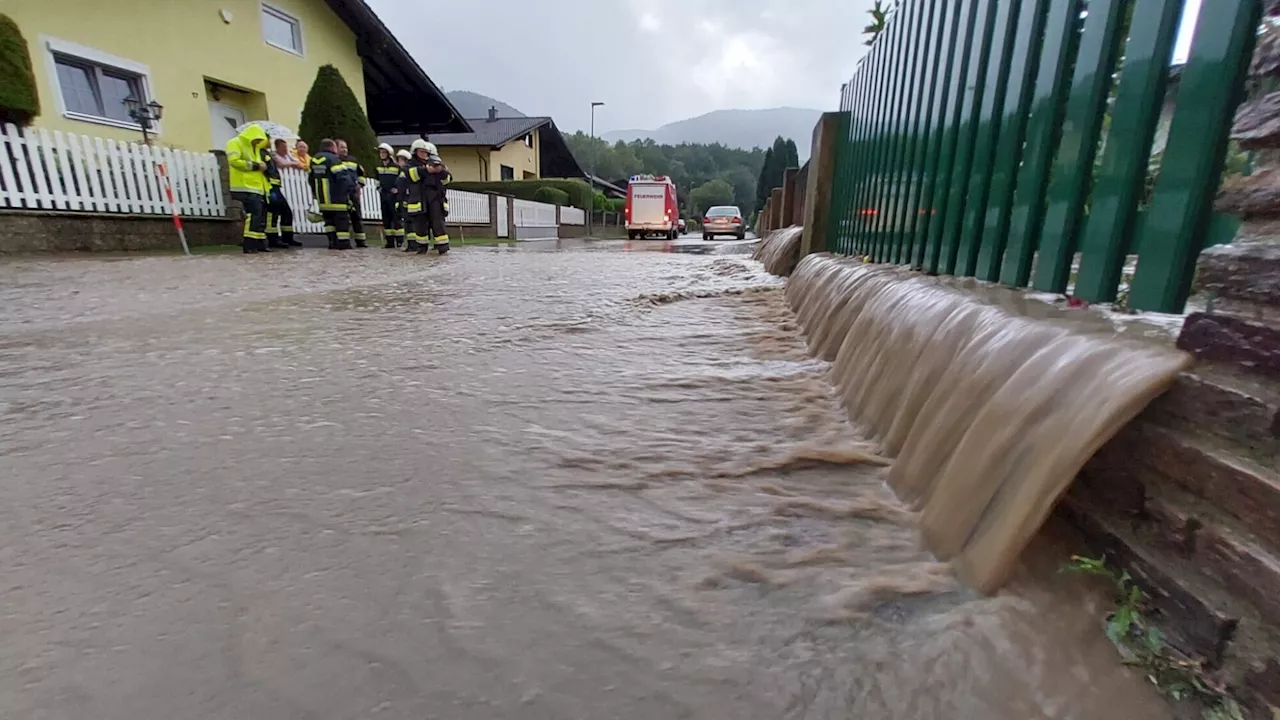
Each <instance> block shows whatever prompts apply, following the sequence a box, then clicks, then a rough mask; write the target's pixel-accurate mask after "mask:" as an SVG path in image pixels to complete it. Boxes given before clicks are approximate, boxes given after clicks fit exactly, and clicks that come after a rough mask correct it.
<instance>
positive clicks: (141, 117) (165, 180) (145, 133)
mask: <svg viewBox="0 0 1280 720" xmlns="http://www.w3.org/2000/svg"><path fill="white" fill-rule="evenodd" d="M124 109H125V111H126V112H128V113H129V117H131V118H133V121H134V122H136V123H138V127H139V128H141V129H142V144H143V145H146V146H147V147H148V148H150V147H151V128H153V127H154V123H157V122H160V117H161V116H162V115H164V106H163V105H161V104H160V103H158V102H156V101H155V100H152V101H151V102H149V103H147V104H145V105H144V104H143V103H142V99H141V98H139V97H137V96H136V95H130V96H129V97H127V98H125V99H124ZM148 152H149V151H148ZM154 159H155V164H156V172H157V173H158V174H159V175H160V182H161V184H162V186H163V187H164V194H165V197H167V198H168V199H169V213H170V215H172V216H173V227H174V229H175V230H177V231H178V239H179V240H181V241H182V251H183V252H184V253H186V254H187V255H190V254H191V247H190V246H189V245H187V233H186V231H184V230H183V229H182V216H181V215H180V214H179V213H178V204H177V203H176V202H174V199H173V184H172V183H170V182H169V171H168V170H167V169H165V166H164V163H163V162H162V161H161V159H160V153H159V151H157V152H156V153H155V158H154Z"/></svg>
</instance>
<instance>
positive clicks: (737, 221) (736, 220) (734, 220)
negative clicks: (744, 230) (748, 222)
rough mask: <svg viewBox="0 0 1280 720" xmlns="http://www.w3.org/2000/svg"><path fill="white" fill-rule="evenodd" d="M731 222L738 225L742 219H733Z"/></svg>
mask: <svg viewBox="0 0 1280 720" xmlns="http://www.w3.org/2000/svg"><path fill="white" fill-rule="evenodd" d="M733 222H734V223H735V224H736V223H740V222H742V218H740V217H736V218H734V219H733Z"/></svg>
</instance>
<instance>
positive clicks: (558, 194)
mask: <svg viewBox="0 0 1280 720" xmlns="http://www.w3.org/2000/svg"><path fill="white" fill-rule="evenodd" d="M533 199H534V200H536V201H538V202H541V203H551V204H552V205H568V204H569V193H567V192H565V191H563V190H558V189H556V188H553V187H540V188H538V191H537V192H536V193H534V194H533Z"/></svg>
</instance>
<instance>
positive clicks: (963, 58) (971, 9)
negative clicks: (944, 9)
mask: <svg viewBox="0 0 1280 720" xmlns="http://www.w3.org/2000/svg"><path fill="white" fill-rule="evenodd" d="M984 4H985V2H984V1H983V0H961V2H960V7H959V8H958V12H959V18H958V20H959V23H960V32H959V35H958V36H957V38H956V42H955V43H953V44H952V53H953V54H954V53H959V55H960V62H959V63H958V64H957V65H955V66H953V68H952V69H953V70H954V73H953V74H952V75H951V77H950V81H949V83H948V84H949V85H950V86H951V91H950V93H949V97H948V98H947V107H946V111H945V113H944V115H943V123H944V126H945V130H944V132H943V135H942V146H941V148H940V150H939V155H938V170H937V174H936V176H935V178H934V186H933V187H934V192H933V202H932V203H931V206H930V212H932V213H933V218H932V219H931V220H930V222H929V236H928V240H927V241H926V243H927V246H926V247H925V256H924V262H923V263H922V267H923V269H924V271H925V272H930V273H936V272H938V271H939V269H938V258H939V256H940V253H941V249H942V248H941V243H942V234H943V228H944V226H945V223H944V222H943V219H944V218H945V217H946V214H947V205H948V203H949V201H950V197H951V180H952V177H951V173H952V169H953V168H954V166H955V156H956V144H957V142H958V140H959V136H960V117H961V115H960V111H961V109H962V108H963V107H964V99H965V95H966V93H965V91H964V83H965V81H966V79H967V78H968V76H969V60H970V57H971V55H972V53H970V52H969V47H970V45H971V43H972V41H973V32H974V24H975V22H976V21H977V19H978V12H977V11H978V6H979V5H984Z"/></svg>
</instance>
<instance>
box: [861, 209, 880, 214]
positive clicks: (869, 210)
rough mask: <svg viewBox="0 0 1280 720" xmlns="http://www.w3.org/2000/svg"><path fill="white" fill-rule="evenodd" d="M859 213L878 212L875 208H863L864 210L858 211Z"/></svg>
mask: <svg viewBox="0 0 1280 720" xmlns="http://www.w3.org/2000/svg"><path fill="white" fill-rule="evenodd" d="M858 214H859V215H876V214H878V213H876V211H875V208H863V209H862V210H859V211H858Z"/></svg>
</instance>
